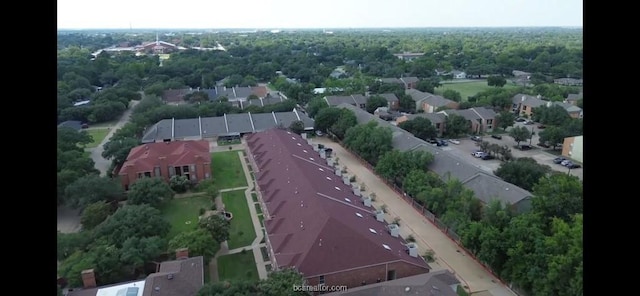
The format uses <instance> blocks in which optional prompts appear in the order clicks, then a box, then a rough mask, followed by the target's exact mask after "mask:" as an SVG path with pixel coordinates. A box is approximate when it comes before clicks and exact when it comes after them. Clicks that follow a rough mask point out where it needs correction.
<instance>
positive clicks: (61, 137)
mask: <svg viewBox="0 0 640 296" xmlns="http://www.w3.org/2000/svg"><path fill="white" fill-rule="evenodd" d="M57 135H58V143H57V144H58V149H61V150H62V151H69V150H78V151H82V148H81V147H82V146H84V145H86V144H89V143H91V142H92V141H93V139H92V138H91V136H90V135H89V134H88V133H87V132H85V131H80V132H78V131H76V130H74V129H72V128H70V127H59V128H58V133H57Z"/></svg>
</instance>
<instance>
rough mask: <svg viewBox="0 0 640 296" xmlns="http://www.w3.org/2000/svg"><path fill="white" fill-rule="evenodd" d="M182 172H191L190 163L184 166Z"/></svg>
mask: <svg viewBox="0 0 640 296" xmlns="http://www.w3.org/2000/svg"><path fill="white" fill-rule="evenodd" d="M182 172H183V173H188V172H189V166H188V165H185V166H182Z"/></svg>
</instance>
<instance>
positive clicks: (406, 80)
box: [400, 76, 420, 84]
mask: <svg viewBox="0 0 640 296" xmlns="http://www.w3.org/2000/svg"><path fill="white" fill-rule="evenodd" d="M400 81H402V83H404V84H409V83H416V82H418V81H420V79H418V77H415V76H409V77H400Z"/></svg>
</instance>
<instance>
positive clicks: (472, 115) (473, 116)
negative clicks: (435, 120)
mask: <svg viewBox="0 0 640 296" xmlns="http://www.w3.org/2000/svg"><path fill="white" fill-rule="evenodd" d="M438 113H442V114H446V115H447V116H448V115H451V114H456V115H460V116H462V117H464V118H465V119H466V120H475V121H477V120H479V119H482V118H481V117H480V115H478V114H477V113H476V112H473V110H471V109H462V110H452V109H449V110H443V111H440V112H438Z"/></svg>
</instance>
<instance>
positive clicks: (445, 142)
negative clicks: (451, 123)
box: [436, 139, 449, 147]
mask: <svg viewBox="0 0 640 296" xmlns="http://www.w3.org/2000/svg"><path fill="white" fill-rule="evenodd" d="M436 141H438V142H437V143H436V145H438V147H440V146H449V144H447V141H445V140H442V139H437V140H436Z"/></svg>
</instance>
